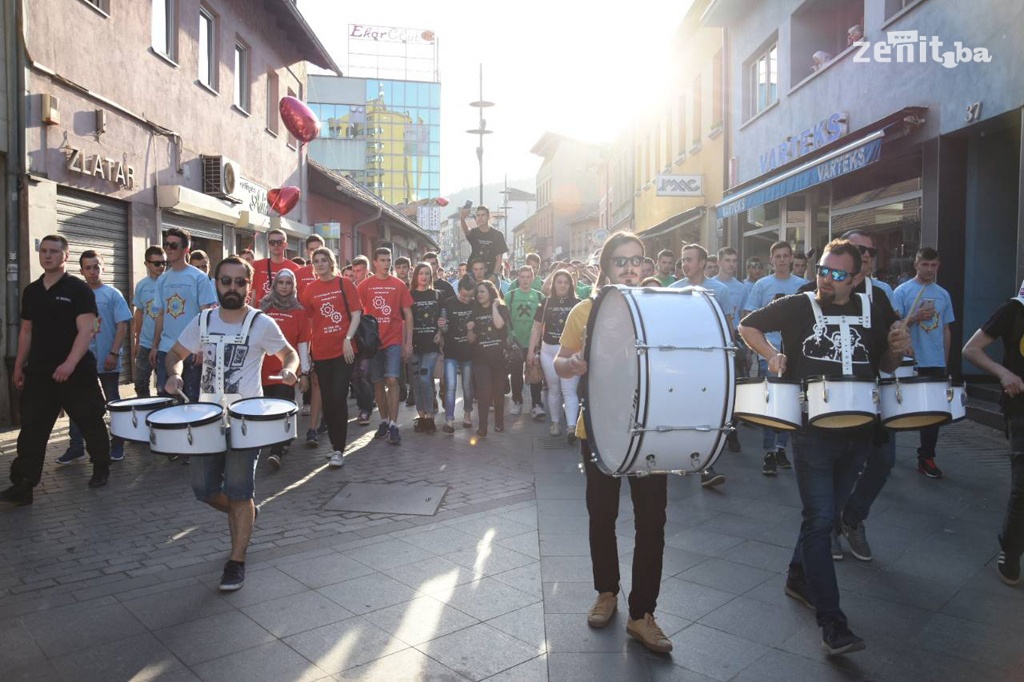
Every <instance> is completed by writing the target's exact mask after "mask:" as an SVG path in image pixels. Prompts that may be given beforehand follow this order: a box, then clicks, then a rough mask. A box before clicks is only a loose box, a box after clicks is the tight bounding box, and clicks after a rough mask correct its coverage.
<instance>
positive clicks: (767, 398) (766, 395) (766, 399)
mask: <svg viewBox="0 0 1024 682" xmlns="http://www.w3.org/2000/svg"><path fill="white" fill-rule="evenodd" d="M769 387H770V384H769V383H768V379H767V378H765V380H764V402H765V404H766V405H767V404H768V403H770V402H771V393H770V392H769V390H768V389H769Z"/></svg>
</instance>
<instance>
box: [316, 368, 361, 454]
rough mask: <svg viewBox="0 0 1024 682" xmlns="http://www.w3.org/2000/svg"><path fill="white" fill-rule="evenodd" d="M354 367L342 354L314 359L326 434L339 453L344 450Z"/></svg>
mask: <svg viewBox="0 0 1024 682" xmlns="http://www.w3.org/2000/svg"><path fill="white" fill-rule="evenodd" d="M356 362H359V361H358V360H356ZM354 369H355V364H349V363H347V362H345V356H344V355H342V356H339V357H336V358H332V359H330V360H317V361H316V377H317V379H319V380H320V397H321V398H322V399H323V403H324V421H326V422H327V434H328V435H329V436H330V437H331V447H332V448H333V449H335V450H337V451H338V452H341V453H344V452H345V441H346V440H347V439H348V385H349V382H350V381H351V380H352V371H353V370H354ZM360 407H362V406H360Z"/></svg>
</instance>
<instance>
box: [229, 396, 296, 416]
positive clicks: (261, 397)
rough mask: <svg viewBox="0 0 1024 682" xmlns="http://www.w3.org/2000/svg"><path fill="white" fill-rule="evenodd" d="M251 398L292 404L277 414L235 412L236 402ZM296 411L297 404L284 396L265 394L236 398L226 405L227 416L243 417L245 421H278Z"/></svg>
mask: <svg viewBox="0 0 1024 682" xmlns="http://www.w3.org/2000/svg"><path fill="white" fill-rule="evenodd" d="M253 400H280V401H282V402H286V403H291V405H292V406H291V407H290V408H288V410H287V411H286V412H281V413H278V414H242V413H240V412H235V410H234V407H235V405H237V404H238V403H244V402H250V401H253ZM298 411H299V407H298V405H296V404H295V403H294V402H292V401H291V400H287V399H285V398H268V397H267V396H256V397H254V398H242V399H241V400H236V401H235V402H233V403H231V405H229V406H228V416H230V417H232V418H234V419H245V420H246V421H250V422H272V421H278V420H280V419H288V418H290V417H293V416H295V414H296V413H297V412H298Z"/></svg>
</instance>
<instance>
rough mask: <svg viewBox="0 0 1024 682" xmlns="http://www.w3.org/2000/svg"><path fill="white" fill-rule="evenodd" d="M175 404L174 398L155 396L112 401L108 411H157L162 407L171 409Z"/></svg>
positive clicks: (108, 404)
mask: <svg viewBox="0 0 1024 682" xmlns="http://www.w3.org/2000/svg"><path fill="white" fill-rule="evenodd" d="M173 404H174V398H164V397H161V396H155V397H152V398H121V399H120V400H111V401H110V402H109V403H107V409H108V410H110V411H111V412H131V411H132V410H155V409H158V408H161V407H170V406H171V405H173Z"/></svg>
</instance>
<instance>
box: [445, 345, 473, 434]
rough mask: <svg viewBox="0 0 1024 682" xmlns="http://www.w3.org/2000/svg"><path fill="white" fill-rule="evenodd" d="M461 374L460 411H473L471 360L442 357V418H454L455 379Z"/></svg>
mask: <svg viewBox="0 0 1024 682" xmlns="http://www.w3.org/2000/svg"><path fill="white" fill-rule="evenodd" d="M459 374H461V375H462V411H463V412H465V413H466V414H471V413H472V412H473V362H472V360H456V359H454V358H445V359H444V418H445V419H448V420H453V419H455V380H456V378H457V377H458V375H459Z"/></svg>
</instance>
